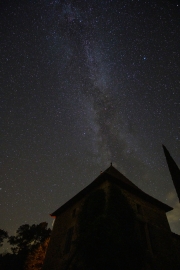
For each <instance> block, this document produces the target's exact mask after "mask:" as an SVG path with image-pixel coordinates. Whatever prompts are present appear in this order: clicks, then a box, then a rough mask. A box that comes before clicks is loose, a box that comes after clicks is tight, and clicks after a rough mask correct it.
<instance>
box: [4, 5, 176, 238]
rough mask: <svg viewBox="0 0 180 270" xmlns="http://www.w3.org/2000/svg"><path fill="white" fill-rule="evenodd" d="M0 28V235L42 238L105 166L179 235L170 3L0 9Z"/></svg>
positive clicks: (173, 35) (173, 28) (173, 21)
mask: <svg viewBox="0 0 180 270" xmlns="http://www.w3.org/2000/svg"><path fill="white" fill-rule="evenodd" d="M1 24H2V35H1V37H2V38H1V72H0V74H1V138H2V140H1V142H2V146H1V149H2V150H1V154H2V158H1V168H2V173H1V180H0V212H1V220H0V228H1V229H5V230H7V231H9V233H10V234H12V233H14V232H15V231H16V229H17V228H18V226H20V225H22V224H25V223H29V224H33V223H40V222H42V221H47V222H49V226H51V223H52V219H51V218H50V217H49V216H48V215H49V213H52V212H53V211H55V210H56V209H57V208H58V207H60V206H61V205H62V204H63V203H65V202H66V201H67V200H68V199H70V198H71V197H72V196H74V195H75V194H76V193H77V192H79V191H80V190H81V189H83V188H84V187H85V186H86V185H88V184H89V183H90V182H91V181H93V180H94V179H95V178H96V177H97V176H98V175H99V173H100V171H101V170H105V169H106V168H107V167H108V166H109V165H110V162H111V161H112V162H113V165H114V166H115V167H116V168H117V169H118V170H119V171H120V172H122V173H123V174H124V175H125V176H126V177H128V178H129V179H130V180H131V181H132V182H133V183H135V184H136V185H138V187H139V188H141V189H142V190H143V191H145V192H146V193H148V194H150V195H152V196H153V197H155V198H157V199H159V200H161V201H163V202H165V203H167V204H169V205H171V206H172V207H174V208H175V209H174V210H173V211H172V213H169V214H168V218H169V222H170V225H171V229H172V230H173V231H174V232H176V233H179V234H180V211H179V210H180V206H179V204H178V199H177V195H176V193H175V189H174V187H173V184H172V180H171V177H170V173H169V171H168V167H167V164H166V160H165V157H164V153H163V150H162V143H163V144H164V145H165V146H166V147H167V148H168V150H169V151H170V153H171V155H172V157H173V158H174V160H175V162H176V163H177V165H178V166H179V167H180V155H179V153H180V45H179V44H180V6H179V4H178V1H158V2H157V1H141V0H139V1H138V0H136V1H135V0H134V1H130V0H126V1H115V0H114V1H111V0H109V1H108V0H106V1H94V0H92V1H85V0H84V1H68V0H67V1H58V0H52V1H49V0H46V1H45V0H40V1H30V2H28V1H18V2H14V1H7V2H6V1H5V2H4V3H3V4H2V9H1Z"/></svg>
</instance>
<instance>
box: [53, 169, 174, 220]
mask: <svg viewBox="0 0 180 270" xmlns="http://www.w3.org/2000/svg"><path fill="white" fill-rule="evenodd" d="M111 168H113V170H114V169H115V168H114V167H113V166H110V167H109V168H108V169H107V170H105V171H104V172H102V173H101V174H100V175H99V176H98V177H97V178H96V179H95V180H94V181H93V182H92V183H90V184H89V185H88V186H87V187H85V188H84V189H82V190H81V191H80V192H78V193H77V194H76V195H75V196H74V197H72V198H71V199H70V200H69V201H67V202H66V203H65V204H63V205H62V206H61V207H59V208H58V209H57V210H56V211H54V212H53V213H52V214H50V216H52V217H57V216H58V215H60V214H61V213H62V212H63V211H64V210H66V209H67V208H68V207H70V206H71V205H73V204H74V203H76V202H77V201H79V200H80V199H82V198H83V197H84V196H85V195H87V194H88V193H89V192H90V191H91V190H93V189H94V188H95V187H97V186H98V185H100V184H102V183H103V182H104V181H110V182H114V183H115V184H117V185H120V186H121V187H122V188H124V189H126V190H129V191H130V192H132V193H133V194H135V195H137V196H139V197H141V198H143V199H145V200H146V201H148V202H150V203H152V204H154V205H156V206H157V207H159V208H161V209H163V210H164V211H165V212H169V211H171V210H173V208H172V207H171V206H169V205H167V204H165V203H163V202H161V201H159V200H157V199H155V198H153V197H152V196H150V195H148V194H147V193H145V192H144V191H142V190H141V189H139V188H138V187H137V186H136V185H135V184H133V183H132V182H131V181H130V180H129V179H127V178H126V177H125V176H124V175H123V174H121V173H120V172H119V171H118V170H117V169H115V170H116V171H117V172H118V174H119V176H120V177H121V179H120V178H119V177H118V178H117V177H115V176H114V175H111V171H110V169H111Z"/></svg>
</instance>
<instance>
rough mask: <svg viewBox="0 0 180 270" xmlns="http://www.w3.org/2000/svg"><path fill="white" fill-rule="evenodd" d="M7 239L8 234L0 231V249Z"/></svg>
mask: <svg viewBox="0 0 180 270" xmlns="http://www.w3.org/2000/svg"><path fill="white" fill-rule="evenodd" d="M6 238H8V233H7V232H6V231H4V230H1V229H0V247H2V245H3V241H4V239H6Z"/></svg>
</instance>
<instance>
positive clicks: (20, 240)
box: [0, 222, 51, 270]
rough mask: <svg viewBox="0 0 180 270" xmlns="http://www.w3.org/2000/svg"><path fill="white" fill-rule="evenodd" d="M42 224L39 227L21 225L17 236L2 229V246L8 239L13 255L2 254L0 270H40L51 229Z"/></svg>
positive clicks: (0, 237)
mask: <svg viewBox="0 0 180 270" xmlns="http://www.w3.org/2000/svg"><path fill="white" fill-rule="evenodd" d="M47 226H48V224H47V223H46V222H42V223H40V224H38V225H35V224H33V225H31V226H30V225H29V224H24V225H21V226H20V227H19V228H18V229H17V231H16V235H15V236H9V235H8V232H6V231H4V230H2V229H0V246H1V247H2V246H3V242H4V240H5V239H7V242H8V243H9V244H10V245H11V253H6V252H5V253H2V254H0V270H9V269H11V270H17V269H18V270H28V269H35V270H40V269H41V268H42V264H43V259H44V256H45V252H46V249H47V245H48V241H49V237H50V233H51V229H49V228H47Z"/></svg>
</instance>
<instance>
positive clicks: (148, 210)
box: [43, 181, 180, 270]
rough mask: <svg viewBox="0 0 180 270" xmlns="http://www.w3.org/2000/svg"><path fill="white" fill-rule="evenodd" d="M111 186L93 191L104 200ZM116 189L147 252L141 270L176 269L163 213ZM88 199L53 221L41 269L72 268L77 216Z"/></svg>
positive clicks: (134, 196)
mask: <svg viewBox="0 0 180 270" xmlns="http://www.w3.org/2000/svg"><path fill="white" fill-rule="evenodd" d="M113 185H114V184H113ZM110 186H111V183H109V182H108V181H105V182H104V183H103V184H102V185H100V186H98V187H97V188H95V189H94V190H93V191H95V190H97V189H103V190H104V191H105V193H106V199H107V198H108V194H109V193H108V192H109V187H110ZM115 187H116V188H117V189H121V192H122V193H123V195H124V196H125V197H126V198H127V200H128V202H129V204H130V205H131V207H132V209H133V210H134V213H135V215H136V218H137V233H139V237H143V238H144V243H145V245H146V247H145V248H146V250H147V252H146V258H145V260H146V264H145V266H144V268H143V269H164V270H166V269H167V270H169V269H174V270H175V269H176V267H177V265H179V263H180V262H178V256H176V258H175V257H174V249H175V246H176V247H177V246H178V244H177V241H178V240H177V237H176V241H175V240H174V242H172V233H171V230H170V227H169V224H168V220H167V217H166V213H165V212H164V211H163V210H162V209H160V208H158V207H156V206H154V205H152V204H151V203H149V202H147V201H145V200H143V199H141V198H139V197H138V196H136V195H134V194H131V193H130V192H128V191H127V190H124V189H122V188H119V186H115ZM93 191H92V192H93ZM87 197H88V195H86V196H85V197H84V198H82V199H81V200H79V201H78V202H76V203H75V204H74V205H72V206H71V207H69V208H67V209H66V211H64V212H62V213H61V214H60V215H59V216H58V217H57V218H56V220H55V223H54V227H53V231H52V235H51V240H50V243H49V247H48V250H47V254H46V258H45V262H44V266H43V270H49V269H51V270H57V269H58V270H59V269H61V270H65V269H71V267H70V268H68V266H69V265H71V263H72V261H73V258H74V254H75V249H74V245H73V241H75V240H76V238H77V236H78V216H79V213H80V211H81V208H82V205H83V203H84V201H85V200H86V198H87ZM117 211H118V209H117ZM173 243H174V244H173ZM172 260H174V265H175V266H173V264H172ZM175 260H176V262H175ZM68 264H69V265H68ZM173 267H174V268H173ZM78 269H80V267H79V268H78ZM82 269H83V267H82ZM178 269H180V268H178Z"/></svg>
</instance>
